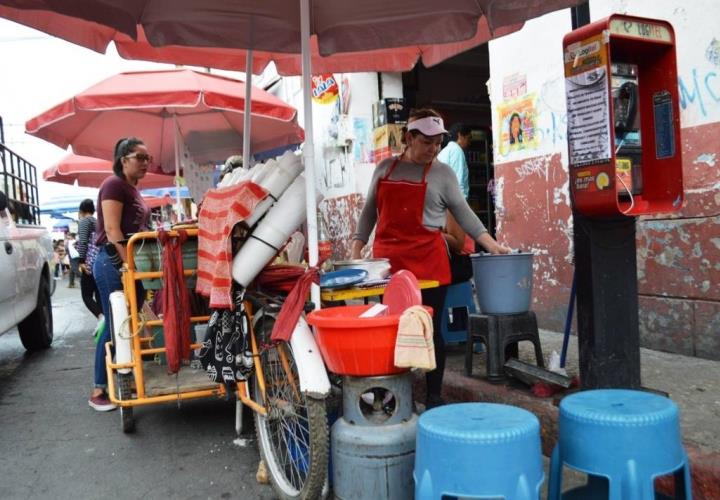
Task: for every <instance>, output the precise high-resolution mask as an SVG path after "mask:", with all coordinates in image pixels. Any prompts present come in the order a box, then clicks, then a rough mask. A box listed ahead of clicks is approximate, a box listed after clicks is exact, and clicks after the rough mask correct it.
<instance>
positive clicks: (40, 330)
mask: <svg viewBox="0 0 720 500" xmlns="http://www.w3.org/2000/svg"><path fill="white" fill-rule="evenodd" d="M18 332H20V341H21V342H22V345H23V346H24V347H25V349H27V350H28V351H40V350H42V349H47V348H48V347H50V344H52V341H53V317H52V304H51V302H50V287H49V286H48V279H47V277H46V276H43V277H42V278H41V279H40V289H39V290H38V300H37V306H36V307H35V310H34V311H33V312H32V313H30V316H28V317H27V318H25V319H24V320H22V321H21V322H20V323H19V324H18Z"/></svg>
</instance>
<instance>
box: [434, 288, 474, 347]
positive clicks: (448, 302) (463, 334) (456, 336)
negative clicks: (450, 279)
mask: <svg viewBox="0 0 720 500" xmlns="http://www.w3.org/2000/svg"><path fill="white" fill-rule="evenodd" d="M461 307H464V308H467V312H464V313H462V314H464V315H465V323H464V325H465V328H464V329H462V330H450V329H449V327H450V324H451V322H450V315H451V313H450V310H451V309H456V308H461ZM474 313H475V301H474V300H473V291H472V284H471V283H470V281H469V280H468V281H466V282H464V283H456V284H454V285H449V286H448V287H447V295H446V296H445V306H444V307H443V310H442V318H441V320H440V321H441V323H440V331H441V332H442V336H443V340H445V343H446V344H457V343H461V342H465V341H467V338H468V323H469V321H468V316H469V315H470V314H474Z"/></svg>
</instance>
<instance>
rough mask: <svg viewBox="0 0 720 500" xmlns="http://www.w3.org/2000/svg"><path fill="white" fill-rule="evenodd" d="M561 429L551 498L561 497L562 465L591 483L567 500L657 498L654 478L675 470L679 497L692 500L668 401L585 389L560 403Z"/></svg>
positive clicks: (675, 416) (554, 457)
mask: <svg viewBox="0 0 720 500" xmlns="http://www.w3.org/2000/svg"><path fill="white" fill-rule="evenodd" d="M558 425H559V436H558V444H557V445H556V446H555V449H554V450H553V454H552V460H551V463H550V487H549V491H548V499H549V500H559V499H560V498H561V491H562V469H563V466H564V465H567V466H568V467H570V468H572V469H576V470H578V471H581V472H585V473H586V474H588V475H589V476H588V477H589V481H588V484H587V485H586V486H584V487H581V488H577V489H575V490H572V491H570V492H567V493H566V494H564V495H562V497H563V498H565V499H568V498H583V499H590V498H605V499H609V500H621V499H622V500H654V499H655V498H656V497H655V491H654V484H653V481H654V479H655V478H656V477H658V476H663V475H666V474H670V473H673V472H674V473H675V497H676V498H685V499H687V500H691V499H692V491H691V482H690V464H689V462H688V458H687V455H686V453H685V450H684V449H683V446H682V439H681V437H680V422H679V418H678V408H677V405H676V404H675V403H674V402H672V401H671V400H670V399H667V398H664V397H662V396H658V395H655V394H651V393H647V392H641V391H631V390H624V389H599V390H592V391H583V392H579V393H576V394H572V395H570V396H567V397H566V398H564V399H563V400H562V401H561V402H560V419H559V423H558ZM598 477H600V478H606V479H607V481H605V480H602V479H600V480H598Z"/></svg>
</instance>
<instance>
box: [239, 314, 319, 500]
mask: <svg viewBox="0 0 720 500" xmlns="http://www.w3.org/2000/svg"><path fill="white" fill-rule="evenodd" d="M258 319H259V320H258V321H256V326H255V335H256V339H257V341H258V345H259V346H262V345H264V344H266V343H267V341H268V340H269V338H270V332H271V331H272V325H273V323H274V319H273V318H271V317H269V316H265V317H262V316H261V317H260V318H258ZM257 361H258V362H259V364H260V366H257V367H256V370H257V369H259V368H262V373H263V375H264V379H265V397H263V394H262V391H261V390H260V385H259V383H258V377H257V376H255V377H253V378H254V384H253V388H254V395H255V401H257V402H258V403H259V404H261V405H263V406H265V408H267V410H268V413H267V415H265V416H263V415H260V414H259V413H255V429H256V432H257V437H258V444H259V448H260V455H261V458H262V459H263V460H264V461H265V465H266V466H267V470H268V473H269V476H270V482H271V484H272V486H273V489H274V490H275V492H276V493H277V495H278V496H279V497H280V498H282V499H310V498H319V497H320V495H321V492H322V489H323V485H324V484H325V481H326V478H327V469H328V426H327V415H326V411H325V400H324V399H314V398H312V397H309V396H307V395H306V394H302V393H301V392H300V387H299V385H298V382H297V381H298V380H299V378H298V374H297V368H296V366H295V360H294V358H293V355H292V349H291V347H290V345H289V344H285V343H281V344H279V345H277V346H274V347H270V348H268V349H266V350H262V352H261V354H260V357H259V359H258V360H257ZM293 381H294V382H293Z"/></svg>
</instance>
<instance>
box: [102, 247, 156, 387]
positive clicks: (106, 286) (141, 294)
mask: <svg viewBox="0 0 720 500" xmlns="http://www.w3.org/2000/svg"><path fill="white" fill-rule="evenodd" d="M93 277H94V278H95V284H97V288H98V292H99V294H100V303H101V305H102V310H103V314H104V315H105V327H104V328H103V331H102V333H101V334H100V340H99V341H98V343H97V346H96V347H95V387H97V388H100V389H105V388H106V387H107V371H106V368H105V344H106V343H107V342H109V341H110V339H111V336H110V322H111V321H110V320H111V315H110V294H111V293H112V292H115V291H117V290H122V289H123V286H122V281H121V280H120V271H118V270H117V269H115V266H113V265H112V263H111V262H110V257H109V256H108V254H107V252H106V251H105V248H101V249H100V252H99V253H98V255H97V258H96V259H95V263H94V264H93ZM136 290H137V298H138V307H140V306H142V303H143V299H144V298H145V290H144V288H143V286H142V283H140V282H138V283H137V284H136Z"/></svg>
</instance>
